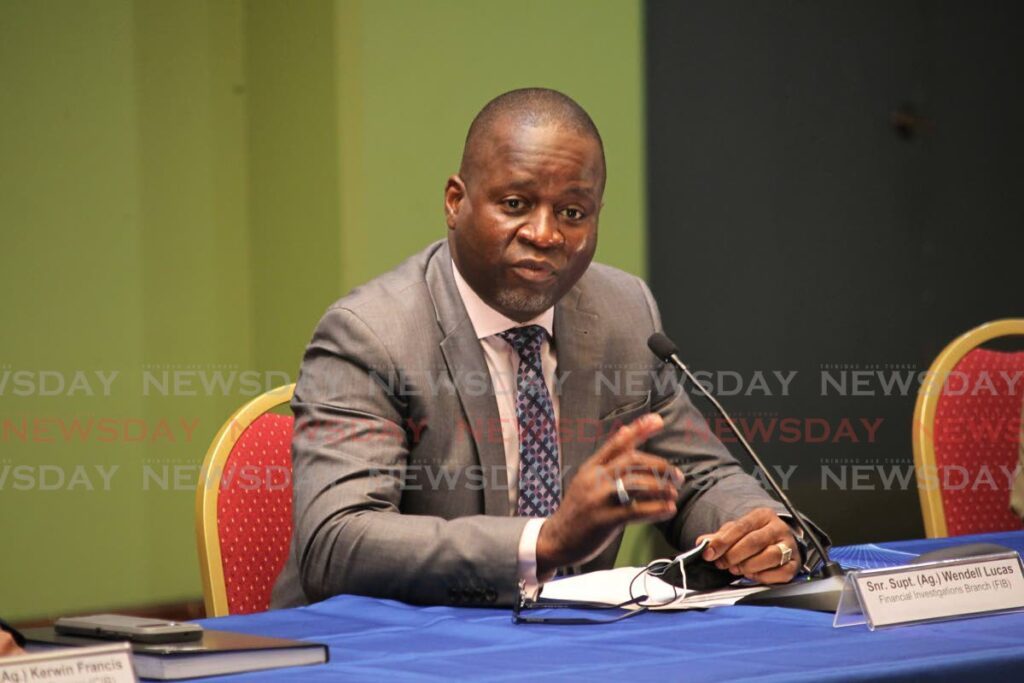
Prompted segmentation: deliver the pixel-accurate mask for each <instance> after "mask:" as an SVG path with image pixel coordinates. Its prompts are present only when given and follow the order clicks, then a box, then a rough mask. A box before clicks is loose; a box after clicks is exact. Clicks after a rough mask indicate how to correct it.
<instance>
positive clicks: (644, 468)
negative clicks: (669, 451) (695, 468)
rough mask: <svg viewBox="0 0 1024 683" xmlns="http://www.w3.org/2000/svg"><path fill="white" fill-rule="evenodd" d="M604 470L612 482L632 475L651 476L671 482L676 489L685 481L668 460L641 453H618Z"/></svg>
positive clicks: (679, 470)
mask: <svg viewBox="0 0 1024 683" xmlns="http://www.w3.org/2000/svg"><path fill="white" fill-rule="evenodd" d="M604 469H605V472H606V473H607V474H608V475H609V477H610V478H611V479H612V480H613V481H614V480H615V478H616V477H628V476H630V475H632V474H651V475H653V476H655V477H658V478H660V479H662V480H664V481H671V482H673V483H674V484H675V485H676V486H677V487H678V486H681V485H682V483H683V480H684V479H685V477H684V476H683V471H682V470H681V469H679V468H678V467H676V466H675V465H673V464H672V463H670V462H669V461H668V460H666V459H665V458H659V457H658V456H656V455H650V454H649V453H644V452H643V451H628V452H624V453H620V454H619V455H618V456H617V457H616V458H615V459H613V460H612V461H611V462H609V463H607V464H606V465H605V467H604Z"/></svg>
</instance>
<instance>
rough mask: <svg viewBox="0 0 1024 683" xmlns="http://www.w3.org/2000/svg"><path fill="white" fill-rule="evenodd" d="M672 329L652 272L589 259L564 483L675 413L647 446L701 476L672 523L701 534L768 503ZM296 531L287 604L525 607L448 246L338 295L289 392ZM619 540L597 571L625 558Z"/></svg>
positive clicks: (490, 399)
mask: <svg viewBox="0 0 1024 683" xmlns="http://www.w3.org/2000/svg"><path fill="white" fill-rule="evenodd" d="M659 330H661V320H660V318H659V314H658V309H657V307H656V305H655V303H654V299H653V298H652V296H651V293H650V291H649V290H648V288H647V286H646V285H645V284H644V282H643V281H642V280H640V279H639V278H637V277H634V276H632V275H629V274H627V273H624V272H621V271H619V270H616V269H613V268H609V267H607V266H603V265H599V264H592V265H591V266H590V268H589V269H588V270H587V272H586V274H585V275H584V276H583V277H582V278H581V279H580V281H579V282H578V283H577V285H576V286H575V287H574V288H573V289H572V290H571V291H570V292H569V293H568V294H567V295H566V296H565V297H564V298H563V299H562V300H561V301H560V302H558V303H557V304H556V306H555V315H554V340H553V344H554V345H555V350H556V354H557V358H558V371H557V380H556V384H557V386H556V388H555V390H556V391H557V392H558V394H559V404H560V416H559V436H560V444H561V458H562V474H563V490H566V488H567V485H568V482H569V481H570V480H571V479H572V477H573V475H574V474H575V473H576V471H577V470H578V469H579V467H580V465H581V464H582V463H583V462H584V461H585V460H586V459H587V458H588V457H589V456H590V455H591V454H592V453H593V452H594V451H595V450H596V449H597V447H598V446H599V445H600V444H601V443H602V442H603V441H604V439H605V438H606V437H607V436H608V435H609V434H610V433H611V432H613V431H614V430H615V429H616V428H617V427H618V426H620V425H622V424H625V423H628V422H630V421H631V420H633V419H634V418H636V417H638V416H640V415H642V414H644V413H647V412H650V411H656V412H658V413H660V414H661V415H662V416H663V417H664V420H665V424H666V427H665V429H664V431H663V432H661V433H660V434H658V435H657V436H655V437H654V438H652V439H651V440H650V441H649V442H648V443H647V444H646V445H645V446H644V448H645V450H647V451H649V452H652V453H654V454H657V455H660V456H663V457H665V458H668V459H670V460H671V461H673V462H674V463H676V464H677V465H678V466H679V467H681V468H682V469H683V471H684V472H685V473H686V475H687V479H686V483H685V485H684V488H683V492H682V494H681V497H680V504H679V510H680V511H679V514H678V515H677V516H676V518H675V519H673V520H671V521H670V522H667V523H665V524H663V525H662V531H663V532H664V533H665V536H666V538H667V539H668V540H669V542H670V543H672V544H674V545H676V546H677V547H684V546H690V545H692V543H693V542H694V539H695V538H696V536H698V535H699V534H702V533H707V532H711V531H714V530H716V529H718V527H719V526H721V525H722V524H723V523H724V522H726V521H728V520H730V519H734V518H736V517H738V516H740V515H742V514H744V513H746V512H748V511H749V510H751V509H753V508H755V507H759V506H765V505H767V506H770V507H774V508H776V509H779V510H782V508H781V506H779V505H778V504H777V503H775V502H774V501H773V500H772V499H771V498H769V497H768V496H767V494H766V493H765V492H764V491H763V490H762V489H761V488H760V486H759V485H758V484H757V483H756V482H755V481H754V479H752V478H751V477H749V476H748V475H746V474H745V473H743V472H742V471H741V469H740V467H739V465H738V464H737V462H736V461H735V460H734V459H733V457H732V456H731V455H730V454H729V452H728V451H727V450H726V449H725V448H724V447H723V446H722V444H721V443H720V442H719V441H718V439H717V438H715V436H714V435H713V434H712V433H711V431H710V430H709V428H708V426H707V424H706V423H705V421H704V419H703V418H702V417H701V415H700V413H698V412H697V410H696V409H695V408H694V407H693V405H692V404H691V403H690V400H689V399H688V398H687V395H686V393H685V392H684V391H683V390H682V389H681V388H680V386H679V384H678V382H677V381H676V378H675V374H674V371H672V370H671V369H669V368H667V367H665V366H663V365H662V364H661V363H660V362H659V361H658V360H657V359H656V358H655V357H654V356H653V355H652V354H651V352H650V351H649V350H648V349H647V343H646V342H647V338H648V337H649V336H650V335H651V334H652V333H653V332H655V331H659ZM292 409H293V411H294V413H295V435H294V439H293V443H292V458H293V462H294V478H293V483H294V502H295V508H294V533H293V538H292V547H291V552H290V554H289V558H288V560H287V563H286V565H285V568H284V570H283V571H282V573H281V576H280V577H279V579H278V581H277V584H276V585H275V588H274V593H273V597H272V600H271V606H272V607H275V608H276V607H285V606H293V605H298V604H305V603H307V602H315V601H319V600H322V599H324V598H327V597H329V596H332V595H336V594H339V593H355V594H362V595H370V596H377V597H385V598H394V599H398V600H403V601H406V602H411V603H419V604H462V605H467V604H480V605H483V604H495V603H498V604H510V603H511V602H512V601H513V600H514V598H515V595H516V589H517V553H518V543H519V537H520V535H521V534H522V531H523V527H524V525H525V524H526V519H525V518H521V517H514V516H512V513H513V512H514V511H513V510H510V509H509V501H508V490H507V486H508V476H507V472H506V467H505V454H504V447H503V443H502V437H501V426H500V423H499V418H498V409H497V404H496V402H495V399H494V394H493V389H492V386H491V380H490V375H489V373H488V370H487V365H486V363H485V360H484V355H483V350H482V349H481V346H480V342H479V341H478V340H477V338H476V335H475V333H474V331H473V326H472V324H471V323H470V320H469V318H468V316H467V314H466V311H465V308H464V306H463V304H462V300H461V298H460V297H459V294H458V291H457V290H456V287H455V282H454V279H453V274H452V265H451V256H450V253H449V250H448V246H447V244H446V243H445V242H438V243H435V244H432V245H431V246H430V247H428V248H427V249H425V250H424V251H422V252H420V253H419V254H417V255H415V256H413V257H412V258H410V259H409V260H407V261H406V262H405V263H403V264H402V265H400V266H399V267H398V268H396V269H395V270H393V271H391V272H389V273H387V274H385V275H382V276H381V277H379V278H377V279H375V280H373V281H371V282H369V283H368V284H366V285H364V286H362V287H360V288H358V289H356V290H355V291H353V292H352V293H351V294H349V295H348V296H345V297H344V298H342V299H341V300H339V301H338V302H336V303H335V304H334V305H332V306H331V307H330V308H329V309H328V311H327V312H326V314H325V315H324V317H323V318H322V319H321V321H320V323H319V325H318V326H317V328H316V331H315V332H314V334H313V339H312V341H311V342H310V344H309V346H308V348H307V349H306V353H305V357H304V360H303V364H302V370H301V372H300V375H299V379H298V384H297V387H296V390H295V397H294V399H293V400H292ZM619 541H620V539H616V540H615V541H614V542H613V543H612V544H611V545H610V546H608V547H607V548H606V549H605V550H604V551H603V552H602V553H601V554H600V555H599V556H598V557H596V558H595V559H593V560H592V561H591V562H589V563H588V564H587V565H586V566H585V567H584V568H583V569H585V570H592V569H604V568H608V567H610V566H612V563H613V562H614V559H615V556H616V553H617V552H618V546H619Z"/></svg>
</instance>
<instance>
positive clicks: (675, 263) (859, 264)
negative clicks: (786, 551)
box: [646, 0, 1024, 543]
mask: <svg viewBox="0 0 1024 683" xmlns="http://www.w3.org/2000/svg"><path fill="white" fill-rule="evenodd" d="M1022 10H1024V4H1022V3H1016V2H998V3H997V2H986V3H971V2H966V1H964V2H908V1H905V0H904V1H888V2H874V3H853V2H838V1H833V2H820V1H815V2H793V1H790V2H779V1H775V2H754V1H749V2H720V1H717V0H701V1H689V2H677V1H670V2H662V1H655V0H650V1H649V2H648V3H647V17H646V32H647V108H648V114H647V116H648V136H649V139H648V159H649V161H648V163H649V172H648V178H649V181H650V184H649V224H650V254H649V258H650V261H649V262H650V274H651V282H652V286H653V289H654V292H655V294H656V295H657V297H658V300H659V303H660V304H661V307H662V316H663V318H664V321H665V327H666V330H667V331H668V333H669V334H670V335H671V336H673V337H674V338H675V339H676V341H677V343H678V344H679V346H680V348H681V349H682V352H683V356H684V358H685V359H686V360H687V361H688V362H689V363H690V364H691V366H692V367H694V368H697V369H704V370H712V371H733V372H738V373H740V375H741V376H742V377H743V379H744V381H745V382H746V385H745V389H749V383H750V382H751V381H752V380H753V379H754V378H755V374H754V373H756V372H757V371H761V372H763V373H765V374H766V375H767V376H768V377H769V378H770V377H771V376H772V371H779V372H783V373H788V372H791V371H794V370H795V371H797V375H796V376H795V379H794V380H793V381H792V384H791V385H790V387H789V389H790V391H789V395H786V396H783V395H780V394H781V389H782V386H781V383H779V382H769V383H768V386H769V387H770V390H771V391H772V393H773V395H772V396H763V395H751V396H745V395H742V394H741V395H730V396H725V397H724V398H723V400H724V402H725V403H726V405H727V407H729V408H731V409H732V410H733V411H735V413H737V414H738V415H739V416H740V417H743V418H746V419H748V420H752V419H754V418H756V417H761V418H762V425H764V426H765V427H766V428H767V427H769V426H770V425H771V424H772V422H771V421H772V419H773V418H774V419H775V420H776V422H775V426H776V432H775V433H774V434H773V435H772V436H771V437H768V438H757V439H755V447H757V448H758V449H759V452H760V453H761V455H762V457H764V458H765V459H766V460H768V461H771V462H773V463H775V464H778V465H780V466H784V467H788V466H793V465H795V466H796V467H797V469H796V473H795V474H794V475H793V479H792V480H791V482H790V483H791V485H790V491H791V492H792V495H793V497H794V498H795V499H796V500H798V501H799V503H798V504H799V505H800V506H801V507H803V508H804V509H805V510H806V511H807V512H808V513H810V514H811V515H812V516H814V517H815V518H816V519H817V520H819V521H820V522H821V523H822V524H823V525H824V526H826V527H827V528H828V529H829V530H830V531H831V532H832V533H833V536H834V539H835V540H837V541H839V542H844V543H848V542H856V541H864V540H883V539H892V538H904V537H913V536H920V535H923V528H922V525H921V521H920V520H921V517H920V510H919V507H918V498H917V490H916V488H915V483H914V481H913V479H911V480H910V481H909V483H908V484H906V485H904V484H903V483H901V481H900V480H899V478H898V476H899V475H902V476H906V475H907V474H909V472H910V470H909V468H910V466H911V465H912V462H913V460H912V451H911V437H910V429H911V417H912V414H913V407H914V401H915V399H916V394H917V388H918V384H917V382H916V381H914V382H913V383H912V384H911V385H910V386H909V387H907V389H906V391H903V390H901V389H900V387H899V386H898V385H897V386H896V387H895V388H893V389H892V390H891V391H890V392H889V393H890V394H891V395H888V396H887V395H885V394H886V389H885V387H884V385H883V384H882V380H883V379H884V380H886V381H892V380H896V379H906V378H907V377H908V376H910V375H911V374H916V373H919V372H921V371H924V370H926V369H927V368H928V366H929V365H930V363H931V361H932V360H933V359H934V357H935V356H936V354H937V353H938V352H939V351H940V350H941V349H942V347H943V346H944V345H945V344H946V343H948V342H949V341H950V340H952V339H953V338H954V337H956V336H957V335H958V334H960V333H961V332H963V331H965V330H967V329H969V328H971V327H974V326H975V325H977V324H979V323H981V322H984V321H987V320H992V319H997V318H1004V317H1019V316H1021V315H1022V314H1024V267H1022V266H1024V205H1022V197H1024V171H1022V166H1024V96H1022V87H1021V83H1020V74H1021V67H1022V66H1024V48H1022V42H1021V41H1020V40H1019V37H1018V33H1019V30H1020V26H1021V25H1022V19H1024V11H1022ZM900 111H903V112H904V113H913V114H914V116H916V118H917V119H918V120H917V121H916V122H912V123H911V125H910V126H909V127H910V128H912V130H909V131H908V130H907V126H904V128H903V130H902V132H901V131H900V130H898V129H897V126H895V125H894V113H898V112H900ZM896 118H897V119H898V118H899V117H898V116H897V117H896ZM904 118H906V117H904ZM911 118H913V116H912V117H911ZM854 371H870V372H875V373H881V374H880V375H878V374H876V376H875V381H873V382H870V383H869V384H866V385H862V386H861V391H860V392H859V393H860V394H861V395H841V392H839V391H837V390H834V389H830V388H829V389H827V390H823V387H822V373H823V372H829V373H831V375H832V376H833V377H835V378H836V379H837V380H838V379H840V378H841V377H843V376H844V373H846V374H845V377H846V378H847V379H848V380H850V381H852V379H853V374H852V373H853V372H854ZM722 377H723V380H724V381H727V386H726V387H725V388H726V389H727V390H729V389H731V388H732V386H731V385H732V383H733V382H732V380H733V379H734V377H733V376H732V375H724V376H722ZM847 393H852V386H851V387H849V391H848V392H847ZM871 394H874V395H871ZM783 419H789V420H790V422H788V423H786V425H787V430H786V431H785V432H783V433H781V434H780V433H779V432H778V428H779V427H780V425H781V424H782V423H780V422H778V421H779V420H783ZM861 420H867V421H868V422H867V424H869V425H872V426H874V425H876V424H877V425H878V427H877V431H875V432H874V435H873V438H872V434H871V430H870V429H868V428H865V427H864V426H863V425H864V423H863V422H861ZM846 424H849V425H850V426H851V427H852V432H851V431H849V430H845V429H844V425H846ZM826 426H827V428H828V429H829V438H828V439H826V440H825V441H824V442H818V441H817V440H818V438H819V437H820V436H822V434H823V433H824V431H825V429H826ZM797 427H801V428H804V429H810V430H811V433H810V439H808V438H807V435H806V433H805V434H804V436H802V437H800V438H799V439H797V438H796V435H795V433H794V431H793V430H794V429H796V428H797ZM851 433H852V435H853V436H852V437H851ZM853 438H856V439H857V441H856V442H854V441H853V440H852V439H853ZM733 450H734V452H738V451H737V449H736V448H734V449H733ZM855 466H861V467H863V466H867V467H868V468H875V469H874V470H873V474H872V473H870V471H869V470H868V469H862V470H860V472H861V479H860V480H858V483H857V485H856V486H855V485H854V481H853V478H852V477H853V475H854V472H855V470H854V469H853V468H854V467H855ZM824 468H829V471H831V472H832V473H833V474H834V475H836V476H841V475H842V474H843V473H844V472H845V473H846V475H847V476H848V477H849V479H848V480H847V483H846V486H845V487H844V486H842V485H840V484H837V483H835V482H834V481H832V480H828V481H825V482H823V472H824ZM894 475H895V476H897V478H896V479H895V480H893V479H889V480H888V483H887V479H886V477H892V476H894Z"/></svg>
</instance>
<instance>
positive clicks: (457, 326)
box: [427, 244, 510, 517]
mask: <svg viewBox="0 0 1024 683" xmlns="http://www.w3.org/2000/svg"><path fill="white" fill-rule="evenodd" d="M427 289H428V290H429V291H430V296H431V298H432V299H433V301H434V309H435V311H436V313H437V322H438V325H439V326H440V327H441V331H442V334H443V338H442V340H441V344H440V347H441V354H442V355H443V356H444V360H445V363H446V364H447V366H448V373H449V374H450V376H451V378H452V382H453V383H454V385H455V389H456V392H457V393H458V395H459V402H460V403H461V404H462V412H463V415H464V416H465V419H466V421H467V423H468V424H466V425H457V424H453V425H452V429H453V430H456V431H457V430H459V429H466V428H468V429H469V431H470V432H471V433H472V436H473V443H474V444H475V445H476V452H477V457H478V458H479V459H480V465H481V466H482V468H483V476H484V481H485V485H484V487H483V489H484V513H485V514H488V515H495V516H502V517H504V516H508V515H509V513H510V511H509V505H508V470H507V466H506V463H505V446H504V443H503V442H502V440H501V438H500V434H501V431H500V429H499V426H500V419H499V417H498V404H497V402H496V400H495V398H494V386H493V385H492V384H491V374H490V372H489V371H488V370H487V361H486V360H485V359H484V353H483V349H482V348H481V346H480V341H479V340H478V339H477V338H476V332H475V331H474V330H473V324H472V322H470V320H469V316H468V315H467V314H466V307H465V306H464V305H463V303H462V299H461V297H459V291H458V289H457V288H456V286H455V278H454V276H453V275H452V262H451V254H450V252H449V251H448V245H447V244H443V245H442V246H441V247H440V248H439V249H438V250H437V251H436V252H435V254H434V256H433V257H432V258H431V259H430V264H429V265H428V266H427ZM453 419H455V420H457V419H459V418H458V417H457V416H453ZM495 434H497V435H498V436H497V437H495ZM453 437H455V435H453ZM455 438H457V437H455ZM453 440H454V438H453Z"/></svg>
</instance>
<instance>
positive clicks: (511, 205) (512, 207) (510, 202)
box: [502, 197, 526, 211]
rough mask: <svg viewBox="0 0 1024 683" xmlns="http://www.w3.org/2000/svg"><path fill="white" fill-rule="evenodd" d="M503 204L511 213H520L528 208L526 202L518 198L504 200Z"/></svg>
mask: <svg viewBox="0 0 1024 683" xmlns="http://www.w3.org/2000/svg"><path fill="white" fill-rule="evenodd" d="M502 204H504V205H505V208H506V209H508V210H509V211H519V210H520V209H522V208H523V207H524V206H526V202H524V201H523V200H522V199H519V198H517V197H509V198H508V199H506V200H504V201H503V202H502Z"/></svg>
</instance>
